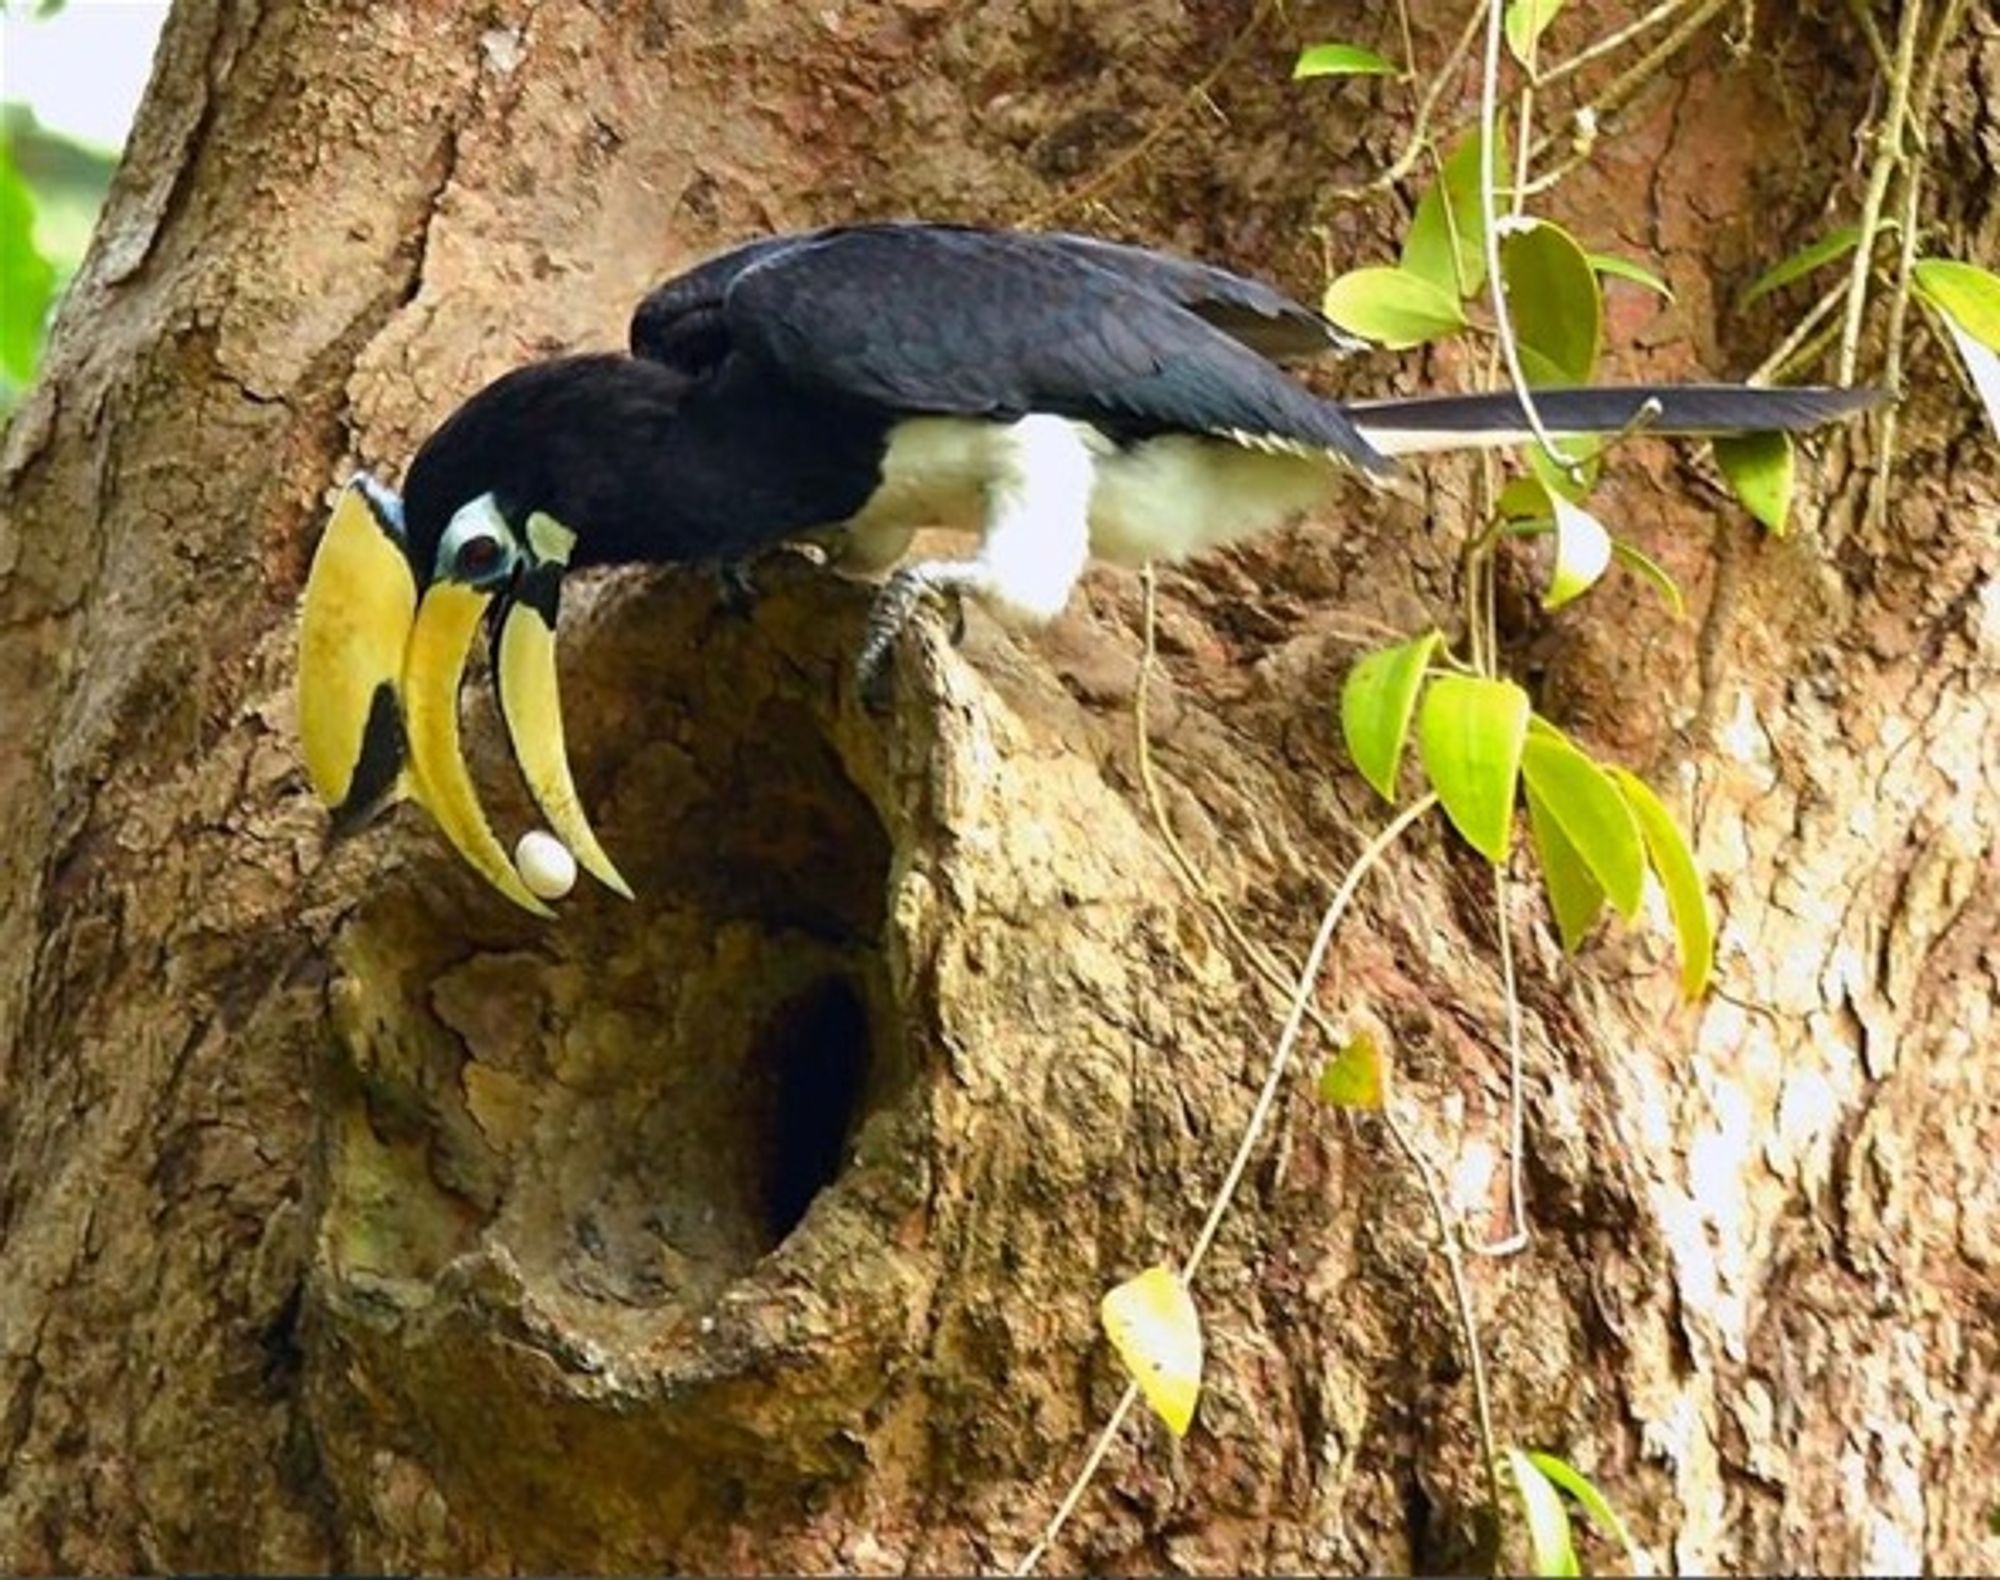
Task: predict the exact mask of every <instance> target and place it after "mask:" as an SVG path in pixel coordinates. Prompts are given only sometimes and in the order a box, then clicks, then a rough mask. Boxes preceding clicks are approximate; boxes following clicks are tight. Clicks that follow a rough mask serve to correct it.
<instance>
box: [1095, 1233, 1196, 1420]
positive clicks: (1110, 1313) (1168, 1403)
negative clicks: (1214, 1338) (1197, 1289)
mask: <svg viewBox="0 0 2000 1580" xmlns="http://www.w3.org/2000/svg"><path fill="white" fill-rule="evenodd" d="M1100 1314H1101V1316H1102V1318H1103V1321H1104V1332H1105V1334H1106V1336H1107V1337H1108V1338H1109V1339H1110V1340H1111V1347H1112V1348H1113V1349H1114V1350H1116V1351H1117V1352H1118V1358H1119V1359H1120V1360H1121V1361H1123V1362H1124V1363H1125V1369H1126V1370H1127V1371H1128V1372H1130V1373H1131V1374H1132V1380H1133V1381H1134V1382H1136V1383H1137V1384H1138V1385H1139V1392H1140V1393H1142V1394H1143V1395H1145V1398H1146V1403H1147V1404H1149V1405H1151V1406H1152V1407H1153V1413H1154V1414H1155V1415H1157V1416H1158V1417H1159V1418H1160V1419H1161V1420H1162V1421H1164V1422H1166V1423H1167V1430H1169V1431H1170V1432H1172V1433H1173V1434H1174V1436H1175V1437H1185V1436H1186V1435H1187V1429H1188V1426H1189V1425H1190V1424H1191V1423H1192V1422H1193V1420H1194V1406H1195V1400H1196V1399H1197V1398H1199V1397H1200V1395H1201V1318H1200V1317H1198V1316H1197V1315H1196V1314H1195V1309H1194V1301H1193V1299H1192V1298H1191V1297H1190V1296H1189V1294H1188V1292H1187V1286H1186V1285H1185V1284H1183V1283H1182V1282H1181V1280H1180V1275H1179V1274H1177V1273H1175V1272H1174V1271H1173V1270H1172V1269H1171V1268H1166V1267H1149V1268H1147V1269H1146V1271H1145V1272H1143V1273H1141V1274H1139V1275H1138V1276H1137V1277H1136V1278H1128V1279H1126V1280H1125V1282H1124V1283H1122V1284H1120V1285H1119V1286H1118V1287H1117V1288H1116V1289H1114V1290H1112V1291H1111V1293H1110V1294H1108V1295H1106V1296H1105V1297H1104V1304H1103V1307H1102V1309H1101V1313H1100Z"/></svg>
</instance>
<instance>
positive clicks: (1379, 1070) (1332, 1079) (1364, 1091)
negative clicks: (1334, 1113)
mask: <svg viewBox="0 0 2000 1580" xmlns="http://www.w3.org/2000/svg"><path fill="white" fill-rule="evenodd" d="M1388 1082H1389V1061H1388V1059H1387V1058H1386V1057H1384V1055H1383V1053H1382V1045H1381V1044H1380V1043H1378V1042H1377V1041H1376V1040H1375V1039H1374V1038H1373V1037H1371V1036H1370V1035H1369V1034H1368V1033H1367V1032H1365V1031H1364V1032H1360V1033H1358V1034H1357V1035H1356V1036H1355V1038H1354V1040H1353V1041H1352V1042H1350V1043H1347V1044H1346V1045H1345V1046H1343V1047H1342V1048H1341V1050H1340V1051H1339V1052H1338V1053H1336V1054H1335V1055H1334V1056H1333V1057H1332V1058H1331V1059H1329V1060H1327V1061H1326V1067H1325V1068H1324V1069H1323V1070H1321V1071H1320V1072H1319V1095H1320V1096H1321V1097H1322V1098H1324V1099H1325V1100H1326V1101H1327V1102H1329V1103H1332V1104H1333V1105H1334V1106H1335V1107H1336V1108H1368V1109H1378V1108H1380V1107H1381V1106H1382V1098H1383V1093H1384V1089H1385V1088H1386V1087H1387V1086H1388Z"/></svg>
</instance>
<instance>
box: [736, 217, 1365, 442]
mask: <svg viewBox="0 0 2000 1580" xmlns="http://www.w3.org/2000/svg"><path fill="white" fill-rule="evenodd" d="M1190 267H1192V266H1190ZM1182 279H1183V280H1185V279H1186V276H1185V275H1183V276H1182ZM722 321H723V324H724V325H725V326H726V332H727V336H728V342H729V344H730V346H731V347H733V348H735V349H738V350H742V351H746V352H748V353H749V354H751V355H754V356H756V357H758V358H760V359H762V360H764V361H766V362H768V363H769V364H771V365H773V366H775V367H777V368H779V369H781V370H783V372H784V373H785V374H786V375H787V376H789V377H790V378H791V379H792V380H794V381H796V382H797V383H799V384H801V385H803V386H805V387H808V388H814V389H819V390H822V391H825V392H827V393H829V394H837V395H844V396H848V397H851V398H854V399H857V400H862V401H867V402H872V403H875V404H877V405H882V406H887V407H890V408H892V409H894V410H896V411H899V412H909V413H929V414H937V415H958V416H979V417H991V418H996V419H1000V420H1012V419H1015V418H1018V417H1022V416H1025V415H1026V414H1028V413H1030V412H1048V413H1053V414H1055V415H1058V416H1064V417H1070V418H1076V419H1080V420H1083V421H1086V422H1091V423H1094V424H1096V425H1099V426H1101V427H1103V428H1104V429H1106V430H1107V431H1109V432H1111V433H1113V434H1117V435H1120V436H1131V437H1143V436H1146V435H1150V434H1155V433H1163V432H1189V433H1205V434H1213V435H1216V436H1218V437H1223V438H1231V439H1235V440H1238V441H1239V442H1242V443H1247V444H1251V445H1253V446H1264V447H1268V448H1274V449H1281V450H1295V451H1302V452H1323V453H1328V454H1331V455H1334V456H1337V457H1340V458H1341V459H1344V460H1346V461H1348V462H1350V463H1353V464H1355V465H1358V466H1361V467H1363V468H1365V469H1367V470H1369V471H1375V472H1380V471H1385V470H1387V469H1388V463H1387V462H1385V461H1384V460H1383V459H1382V457H1381V456H1379V455H1378V454H1376V453H1375V451H1374V450H1373V449H1372V448H1371V447H1370V446H1369V445H1368V444H1367V442H1366V441H1365V440H1363V439H1362V438H1361V436H1360V434H1359V433H1358V432H1357V431H1356V429H1355V426H1354V424H1353V423H1352V422H1351V421H1350V420H1349V419H1348V417H1347V416H1346V414H1345V413H1344V412H1343V411H1342V410H1341V408H1340V407H1339V406H1338V405H1337V404H1336V403H1334V402H1332V401H1326V400H1321V399H1320V398H1318V397H1317V396H1315V395H1313V394H1311V393H1310V392H1309V391H1307V390H1306V389H1304V388H1303V387H1302V386H1300V385H1298V384H1296V383H1294V382H1293V381H1292V380H1291V379H1290V378H1288V377H1287V376H1286V375H1285V374H1284V373H1282V372H1281V371H1279V369H1278V368H1277V367H1275V366H1274V365H1272V364H1271V363H1270V362H1267V361H1266V360H1265V359H1264V358H1263V357H1261V356H1259V355H1257V353H1256V352H1254V351H1252V350H1251V349H1250V348H1249V347H1248V346H1246V345H1243V344H1242V343H1241V342H1239V341H1237V340H1236V339H1233V338H1232V337H1231V336H1230V335H1229V334H1228V333H1227V332H1225V331H1224V330H1222V329H1219V328H1217V327H1216V326H1215V325H1213V324H1211V323H1208V322H1206V321H1204V320H1203V319H1202V318H1201V317H1200V316H1199V315H1198V314H1196V313H1195V312H1193V311H1191V310H1190V309H1189V308H1188V307H1186V306H1184V305H1182V303H1181V302H1179V301H1177V300H1175V299H1174V297H1173V295H1172V294H1170V293H1169V292H1168V291H1167V290H1166V289H1164V288H1163V287H1162V286H1160V285H1155V284H1148V283H1147V281H1146V280H1144V279H1143V278H1138V277H1135V275H1134V273H1133V272H1132V271H1131V270H1130V269H1129V268H1128V269H1127V270H1126V271H1124V272H1121V271H1119V270H1115V269H1111V268H1107V267H1105V266H1103V265H1102V264H1101V263H1100V262H1097V261H1095V260H1093V259H1092V258H1091V257H1089V256H1088V253H1087V251H1086V250H1085V249H1081V248H1079V247H1077V246H1076V245H1075V244H1074V243H1072V242H1065V241H1061V240H1051V239H1049V238H1047V237H1040V236H1033V235H1026V234H1020V233H1009V232H1001V231H973V230H955V229H949V228H945V227H934V226H882V227H859V228H855V229H850V230H843V231H834V232H826V233H822V234H819V235H816V236H810V237H805V238H801V239H799V240H797V241H795V242H793V243H792V244H791V245H787V246H775V247H772V248H771V249H769V250H768V251H767V252H766V253H764V254H763V255H762V256H759V257H753V258H750V259H748V260H745V261H743V262H741V264H740V266H739V267H738V268H737V269H736V272H735V274H734V277H733V278H732V279H731V280H730V282H729V284H728V285H727V286H726V288H725V289H724V290H723V305H722Z"/></svg>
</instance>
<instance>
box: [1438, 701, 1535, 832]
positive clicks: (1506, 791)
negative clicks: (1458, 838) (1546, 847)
mask: <svg viewBox="0 0 2000 1580" xmlns="http://www.w3.org/2000/svg"><path fill="white" fill-rule="evenodd" d="M1529 711H1530V709H1529V704H1528V694H1527V693H1526V692H1525V691H1523V690H1522V689H1521V688H1520V687H1519V686H1517V685H1515V684H1514V683H1513V682H1512V681H1511V680H1494V679H1489V678H1487V677H1486V676H1483V675H1443V676H1440V677H1439V678H1438V679H1437V680H1435V681H1433V682H1432V683H1431V686H1430V689H1429V690H1427V691H1426V692H1425V693H1424V697H1423V701H1422V703H1421V704H1420V705H1419V706H1418V709H1417V753H1418V755H1419V756H1420V757H1421V758H1422V759H1423V764H1424V773H1425V774H1426V775H1427V776H1428V777H1429V779H1430V782H1431V788H1432V789H1433V790H1435V791H1437V797H1438V801H1439V803H1440V804H1441V805H1442V806H1443V807H1444V811H1445V816H1446V817H1448V818H1450V819H1451V823H1452V826H1453V827H1454V828H1456V829H1457V830H1458V831H1459V833H1460V834H1462V835H1464V836H1465V840H1466V843H1467V844H1469V845H1471V846H1472V848H1473V849H1474V850H1476V851H1478V852H1479V853H1480V854H1481V855H1482V856H1484V857H1485V858H1486V859H1487V860H1488V861H1492V862H1504V861H1505V860H1506V859H1507V849H1508V846H1509V845H1510V844H1511V843H1512V836H1513V830H1514V786H1515V784H1516V783H1517V782H1518V780H1519V778H1520V773H1521V747H1522V744H1523V742H1525V741H1526V740H1527V736H1528V714H1529Z"/></svg>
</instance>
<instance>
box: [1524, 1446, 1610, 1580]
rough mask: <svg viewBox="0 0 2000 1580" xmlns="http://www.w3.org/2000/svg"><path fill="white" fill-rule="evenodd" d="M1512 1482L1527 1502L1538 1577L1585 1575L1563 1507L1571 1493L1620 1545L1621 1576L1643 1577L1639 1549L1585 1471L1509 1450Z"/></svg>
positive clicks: (1530, 1546) (1556, 1460)
mask: <svg viewBox="0 0 2000 1580" xmlns="http://www.w3.org/2000/svg"><path fill="white" fill-rule="evenodd" d="M1507 1472H1508V1479H1509V1480H1511V1481H1512V1482H1513V1483H1514V1489H1515V1491H1516V1493H1517V1494H1518V1495H1519V1496H1520V1499H1521V1509H1522V1513H1523V1514H1524V1515H1525V1516H1526V1525H1527V1533H1528V1553H1529V1558H1530V1560H1531V1562H1532V1563H1533V1565H1534V1572H1535V1573H1536V1574H1537V1575H1576V1574H1581V1573H1582V1572H1583V1570H1582V1566H1581V1565H1580V1564H1579V1562H1578V1561H1577V1555H1576V1537H1575V1534H1574V1530H1573V1528H1572V1526H1571V1523H1570V1517H1569V1510H1568V1509H1567V1508H1566V1507H1564V1505H1563V1495H1564V1494H1567V1495H1568V1496H1569V1497H1570V1498H1572V1499H1573V1500H1575V1502H1576V1505H1577V1507H1578V1508H1580V1509H1582V1510H1583V1512H1584V1516H1585V1518H1587V1519H1588V1520H1589V1521H1590V1523H1591V1524H1592V1525H1594V1526H1596V1527H1597V1529H1598V1530H1600V1531H1602V1532H1603V1533H1604V1534H1605V1535H1606V1536H1608V1537H1610V1538H1611V1540H1613V1541H1614V1542H1616V1543H1617V1544H1618V1546H1619V1549H1620V1553H1619V1558H1620V1563H1619V1566H1618V1569H1619V1572H1621V1573H1624V1574H1637V1573H1638V1572H1639V1567H1640V1565H1639V1550H1638V1548H1637V1547H1636V1546H1634V1545H1633V1542H1632V1536H1631V1533H1630V1532H1629V1531H1627V1530H1626V1529H1625V1522H1624V1521H1623V1520H1621V1519H1619V1517H1618V1512H1617V1510H1615V1509H1613V1508H1612V1507H1611V1502H1610V1500H1609V1499H1608V1498H1606V1497H1605V1496H1604V1494H1603V1493H1602V1492H1599V1491H1598V1490H1597V1487H1596V1485H1595V1484H1594V1483H1593V1482H1592V1481H1591V1479H1590V1478H1589V1477H1588V1476H1586V1475H1585V1474H1584V1473H1583V1472H1582V1471H1580V1470H1578V1469H1577V1468H1576V1467H1575V1466H1574V1465H1572V1464H1570V1463H1569V1461H1567V1460H1565V1459H1561V1458H1559V1457H1557V1456H1556V1455H1554V1454H1544V1453H1539V1452H1536V1451H1534V1450H1532V1449H1531V1450H1529V1451H1527V1452H1525V1453H1524V1452H1522V1451H1521V1450H1520V1449H1517V1448H1510V1449H1508V1450H1507Z"/></svg>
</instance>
